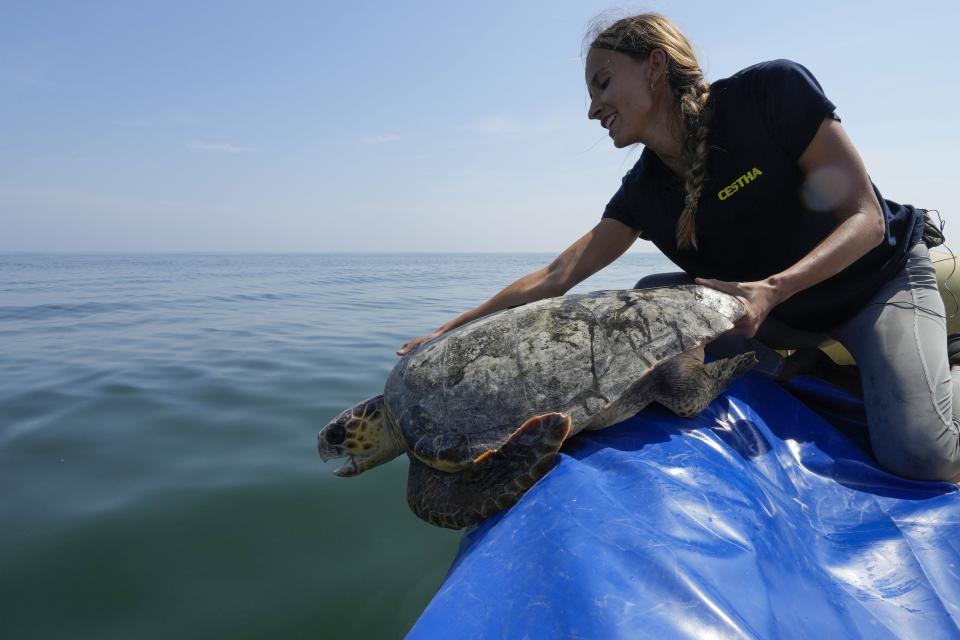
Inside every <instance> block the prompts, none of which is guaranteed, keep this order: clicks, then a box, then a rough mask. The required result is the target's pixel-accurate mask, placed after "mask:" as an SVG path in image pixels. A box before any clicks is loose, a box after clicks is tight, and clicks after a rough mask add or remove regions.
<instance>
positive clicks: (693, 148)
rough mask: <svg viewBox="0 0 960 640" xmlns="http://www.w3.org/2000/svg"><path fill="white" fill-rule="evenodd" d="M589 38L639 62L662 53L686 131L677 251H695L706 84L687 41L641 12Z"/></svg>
mask: <svg viewBox="0 0 960 640" xmlns="http://www.w3.org/2000/svg"><path fill="white" fill-rule="evenodd" d="M587 38H588V39H589V41H590V44H589V48H590V49H594V48H595V49H607V50H610V51H618V52H620V53H623V54H626V55H628V56H630V57H631V58H633V59H635V60H638V61H643V60H646V59H647V57H649V55H650V53H651V52H653V51H654V50H655V49H662V50H663V51H664V53H666V55H667V70H666V78H667V84H668V85H669V88H670V91H671V93H672V95H673V98H674V100H675V101H676V103H677V105H678V106H679V109H680V115H681V117H682V120H683V129H684V131H685V138H684V141H683V147H682V155H681V162H682V163H683V166H684V178H685V180H684V187H685V189H686V192H687V196H686V204H685V206H684V209H683V213H681V214H680V219H679V220H678V221H677V247H679V248H681V249H694V250H696V249H697V234H696V224H695V219H694V217H695V215H696V212H697V201H698V200H699V199H700V192H701V191H702V190H703V185H704V184H705V183H706V181H707V150H708V144H707V135H708V133H709V120H710V114H709V112H708V111H709V110H708V108H707V100H708V98H709V97H710V85H709V84H708V83H707V82H706V81H705V80H704V78H703V71H702V70H701V69H700V64H699V63H698V62H697V57H696V55H695V54H694V53H693V47H692V46H691V44H690V41H689V40H687V38H686V37H685V36H684V35H683V33H681V32H680V30H679V29H678V28H677V27H676V25H674V24H673V23H672V22H670V21H669V20H668V19H667V18H665V17H663V16H661V15H659V14H656V13H642V14H640V15H636V16H630V17H628V18H622V19H620V20H617V21H616V22H614V23H613V24H611V25H609V26H607V27H602V28H601V27H595V28H594V29H592V30H591V33H588V35H587Z"/></svg>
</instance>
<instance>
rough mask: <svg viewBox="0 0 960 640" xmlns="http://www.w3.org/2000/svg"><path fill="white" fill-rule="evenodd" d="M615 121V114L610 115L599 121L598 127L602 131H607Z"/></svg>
mask: <svg viewBox="0 0 960 640" xmlns="http://www.w3.org/2000/svg"><path fill="white" fill-rule="evenodd" d="M616 119H617V114H615V113H611V114H610V115H608V116H607V117H606V118H604V119H603V120H601V121H600V126H602V127H603V128H604V129H607V130H608V131H609V129H610V126H611V125H612V124H613V122H614V121H615V120H616Z"/></svg>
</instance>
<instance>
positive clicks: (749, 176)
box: [717, 167, 763, 200]
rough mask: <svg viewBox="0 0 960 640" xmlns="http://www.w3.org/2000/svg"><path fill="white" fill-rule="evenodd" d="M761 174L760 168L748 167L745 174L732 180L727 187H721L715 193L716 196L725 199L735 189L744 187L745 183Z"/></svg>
mask: <svg viewBox="0 0 960 640" xmlns="http://www.w3.org/2000/svg"><path fill="white" fill-rule="evenodd" d="M762 175H763V172H762V171H760V169H758V168H756V167H754V168H753V169H750V171H747V172H746V173H745V174H743V175H742V176H740V177H739V178H737V179H736V181H734V183H733V184H731V185H730V186H729V187H727V188H726V189H721V190H720V191H719V192H718V193H717V197H718V198H720V199H721V200H726V199H727V198H729V197H730V196H732V195H733V194H735V193H736V192H737V191H740V187H745V186H746V185H748V184H750V183H751V182H753V181H754V180H756V179H757V177H758V176H762Z"/></svg>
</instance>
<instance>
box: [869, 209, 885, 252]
mask: <svg viewBox="0 0 960 640" xmlns="http://www.w3.org/2000/svg"><path fill="white" fill-rule="evenodd" d="M869 216H870V230H869V235H868V237H869V238H870V248H871V249H873V248H874V247H878V246H880V245H881V244H883V241H884V240H885V239H886V237H887V220H886V218H885V217H884V215H883V209H881V208H880V207H879V206H875V207H873V211H870V213H869Z"/></svg>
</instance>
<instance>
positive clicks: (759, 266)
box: [603, 60, 923, 331]
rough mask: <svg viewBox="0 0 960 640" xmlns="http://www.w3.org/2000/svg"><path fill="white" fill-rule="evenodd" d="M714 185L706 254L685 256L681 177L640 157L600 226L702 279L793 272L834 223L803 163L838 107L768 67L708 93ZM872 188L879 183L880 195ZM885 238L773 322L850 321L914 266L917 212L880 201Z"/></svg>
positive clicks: (797, 78) (700, 209)
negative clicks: (628, 234)
mask: <svg viewBox="0 0 960 640" xmlns="http://www.w3.org/2000/svg"><path fill="white" fill-rule="evenodd" d="M710 106H711V109H712V116H711V120H710V123H709V125H710V133H709V136H708V142H709V144H710V151H709V155H708V157H707V181H706V182H705V184H704V187H703V191H702V192H701V196H700V200H699V201H698V203H697V212H696V218H695V220H696V235H697V244H698V250H693V249H684V250H680V249H677V245H676V228H677V220H678V219H679V218H680V214H681V212H682V211H683V208H684V199H685V197H686V191H685V189H684V185H683V181H682V180H681V179H680V178H679V177H678V176H677V175H676V174H674V173H673V172H672V171H671V170H670V169H669V168H668V167H667V166H666V165H665V164H664V163H663V162H662V161H661V160H660V159H659V158H658V157H657V155H656V154H655V153H653V152H652V151H651V150H650V149H644V151H643V153H642V154H641V156H640V159H639V160H638V161H637V163H636V165H634V167H633V168H632V169H631V170H630V171H629V172H628V173H627V175H626V176H624V178H623V185H622V186H621V187H620V189H619V190H618V191H617V193H616V194H615V195H614V196H613V198H612V199H611V200H610V203H609V204H608V205H607V207H606V210H605V211H604V213H603V217H604V218H613V219H615V220H619V221H621V222H623V223H625V224H627V225H629V226H631V227H633V228H635V229H637V230H638V231H640V232H641V237H643V238H645V239H648V240H651V241H652V242H653V243H654V244H655V245H656V246H657V248H659V249H660V250H661V251H662V252H663V253H664V254H665V255H666V256H667V257H668V258H670V260H672V261H673V262H674V263H675V264H677V266H679V267H680V268H681V269H683V270H684V271H686V272H687V273H690V274H692V275H694V276H700V277H706V278H717V279H720V280H731V281H741V282H747V281H754V280H761V279H763V278H766V277H768V276H770V275H773V274H774V273H779V272H780V271H783V270H784V269H786V268H788V267H790V266H791V265H793V264H794V263H796V262H797V261H798V260H800V259H801V258H803V257H804V256H805V255H806V254H807V253H809V252H810V250H811V249H813V247H814V246H816V244H817V243H819V242H820V241H821V240H823V239H824V238H825V237H826V236H827V235H828V234H829V233H830V232H831V231H833V229H835V228H836V226H837V224H838V221H837V219H836V217H835V216H834V213H833V212H832V211H830V210H818V209H820V208H823V207H820V206H819V205H817V204H816V203H808V202H807V201H806V199H805V197H804V195H803V185H804V179H805V178H804V175H803V173H802V172H801V171H800V168H799V166H798V165H797V161H798V160H799V158H800V156H801V155H802V154H803V152H804V150H805V149H806V148H807V146H808V145H809V144H810V142H811V141H812V140H813V137H814V135H815V134H816V133H817V130H818V129H819V127H820V125H821V123H822V122H823V119H824V118H827V117H833V118H836V119H838V120H839V118H837V117H836V115H835V114H834V109H835V108H836V107H835V106H834V104H833V103H832V102H830V100H828V99H827V97H826V96H825V95H824V94H823V90H822V89H821V88H820V85H819V83H817V81H816V79H815V78H814V77H813V75H812V74H811V73H810V72H809V71H807V69H805V68H804V67H803V66H801V65H799V64H797V63H795V62H790V61H789V60H774V61H772V62H762V63H760V64H757V65H754V66H752V67H748V68H747V69H744V70H743V71H740V72H739V73H737V74H735V75H733V76H731V77H730V78H726V79H723V80H718V81H716V82H714V83H713V84H712V85H711V90H710ZM874 191H876V187H874ZM876 194H877V199H878V200H879V201H880V205H881V208H882V209H883V214H884V216H885V217H886V237H885V239H884V242H883V243H881V244H880V245H879V246H877V247H876V248H874V249H872V250H871V251H870V252H869V253H867V254H866V255H865V256H863V257H862V258H860V259H859V260H857V261H856V262H855V263H853V264H852V265H850V266H849V267H847V268H846V269H844V270H843V271H842V272H840V273H838V274H836V275H835V276H833V277H831V278H828V279H827V280H825V281H823V282H821V283H819V284H817V285H815V286H813V287H811V288H809V289H806V290H804V291H801V292H799V293H797V294H796V295H794V296H793V297H791V298H790V299H789V300H787V301H786V302H784V303H783V304H781V305H779V306H778V307H777V308H775V309H774V310H773V311H772V312H771V315H772V316H773V317H776V318H777V319H779V320H781V321H783V322H785V323H787V324H789V325H791V326H794V327H797V328H801V329H809V330H816V331H822V330H825V329H829V328H830V327H833V326H836V325H837V324H839V323H841V322H843V321H844V320H846V319H848V318H849V317H850V316H852V315H853V314H854V313H856V311H858V310H859V309H860V308H861V307H862V306H863V305H864V304H865V303H866V302H867V300H868V299H869V298H870V296H871V295H872V294H873V293H874V292H875V291H876V290H877V289H879V288H880V286H881V285H882V284H883V283H885V282H886V281H887V280H889V279H890V278H891V277H893V275H895V274H896V273H897V272H898V271H899V270H900V269H901V268H902V267H903V265H904V263H905V262H906V257H907V252H908V251H909V250H910V248H911V247H913V245H914V244H916V243H917V242H919V241H920V239H921V236H922V230H923V219H922V215H921V212H920V210H918V209H915V208H914V207H912V206H910V205H900V204H897V203H895V202H891V201H889V200H884V199H883V198H882V197H881V196H880V193H879V191H876Z"/></svg>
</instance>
